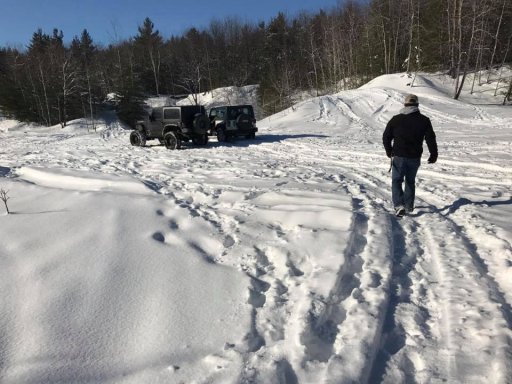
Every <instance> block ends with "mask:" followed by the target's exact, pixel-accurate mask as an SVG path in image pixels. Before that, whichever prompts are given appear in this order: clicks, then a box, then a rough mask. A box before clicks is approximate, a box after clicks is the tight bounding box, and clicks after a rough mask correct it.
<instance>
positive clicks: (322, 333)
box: [301, 200, 369, 362]
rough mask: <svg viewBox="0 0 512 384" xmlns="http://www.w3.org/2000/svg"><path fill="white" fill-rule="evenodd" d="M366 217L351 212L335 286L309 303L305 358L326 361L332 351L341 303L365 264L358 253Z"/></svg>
mask: <svg viewBox="0 0 512 384" xmlns="http://www.w3.org/2000/svg"><path fill="white" fill-rule="evenodd" d="M360 208H361V203H360V202H359V201H357V200H355V201H354V210H356V211H357V210H359V209H360ZM368 220H369V219H368V217H366V216H365V215H364V214H363V213H359V214H355V215H354V219H353V222H352V225H351V229H350V233H351V237H350V239H349V243H348V247H347V249H346V251H345V255H344V262H343V264H342V265H341V267H340V269H339V271H338V273H337V276H338V277H337V279H336V282H335V285H334V287H333V288H332V289H331V292H330V293H329V296H328V297H327V298H326V299H325V300H324V299H322V298H316V299H314V300H313V302H312V307H311V309H310V310H309V312H308V318H307V328H306V329H305V330H304V332H303V334H302V336H301V341H302V342H303V344H304V346H305V361H321V362H326V361H328V359H329V358H330V357H331V356H332V354H333V349H334V342H335V340H336V337H337V334H338V329H339V327H341V326H342V325H343V321H344V320H345V318H346V310H345V309H344V307H343V303H344V301H345V300H346V299H347V298H348V297H349V296H350V295H351V294H352V292H353V290H354V289H356V288H357V287H359V286H360V279H359V275H360V273H361V271H362V267H363V263H364V261H363V260H362V258H361V253H362V252H363V251H364V249H365V247H366V242H367V240H366V235H367V232H368Z"/></svg>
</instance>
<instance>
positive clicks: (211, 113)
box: [210, 109, 217, 119]
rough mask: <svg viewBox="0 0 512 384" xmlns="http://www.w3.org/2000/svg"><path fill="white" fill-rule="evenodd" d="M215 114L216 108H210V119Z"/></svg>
mask: <svg viewBox="0 0 512 384" xmlns="http://www.w3.org/2000/svg"><path fill="white" fill-rule="evenodd" d="M215 116H217V110H216V109H212V110H210V119H211V118H212V117H215Z"/></svg>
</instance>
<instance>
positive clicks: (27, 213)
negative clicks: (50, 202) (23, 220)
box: [9, 209, 67, 215]
mask: <svg viewBox="0 0 512 384" xmlns="http://www.w3.org/2000/svg"><path fill="white" fill-rule="evenodd" d="M62 212H67V210H66V209H60V210H54V211H39V212H24V211H10V212H9V215H42V214H45V213H62Z"/></svg>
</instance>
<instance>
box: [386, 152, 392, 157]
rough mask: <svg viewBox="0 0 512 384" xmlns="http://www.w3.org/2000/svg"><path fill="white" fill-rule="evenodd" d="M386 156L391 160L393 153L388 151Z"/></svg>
mask: <svg viewBox="0 0 512 384" xmlns="http://www.w3.org/2000/svg"><path fill="white" fill-rule="evenodd" d="M386 156H387V157H389V158H390V159H391V158H392V157H393V151H386Z"/></svg>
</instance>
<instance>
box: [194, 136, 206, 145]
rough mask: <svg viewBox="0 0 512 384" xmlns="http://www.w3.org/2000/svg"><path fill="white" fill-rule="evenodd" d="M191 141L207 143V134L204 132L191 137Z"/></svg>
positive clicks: (197, 143)
mask: <svg viewBox="0 0 512 384" xmlns="http://www.w3.org/2000/svg"><path fill="white" fill-rule="evenodd" d="M192 143H194V145H206V144H208V135H207V134H204V135H201V136H197V137H194V138H193V139H192Z"/></svg>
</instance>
